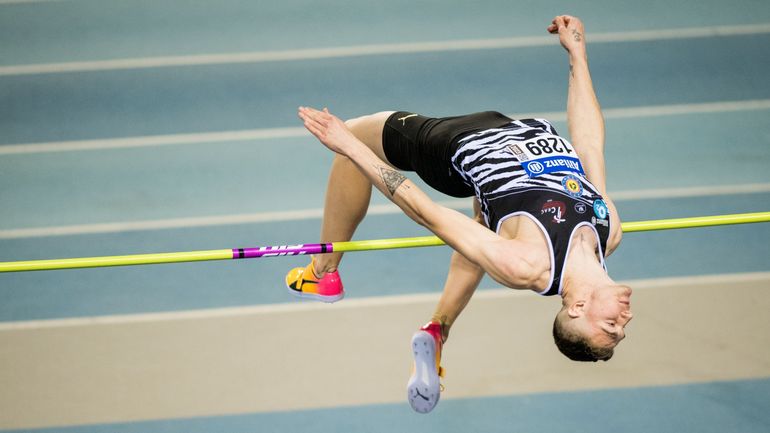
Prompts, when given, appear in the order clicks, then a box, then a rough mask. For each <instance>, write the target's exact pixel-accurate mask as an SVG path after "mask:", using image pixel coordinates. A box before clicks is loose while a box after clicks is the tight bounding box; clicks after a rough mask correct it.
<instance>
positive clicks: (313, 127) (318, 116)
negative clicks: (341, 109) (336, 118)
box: [297, 107, 331, 137]
mask: <svg viewBox="0 0 770 433" xmlns="http://www.w3.org/2000/svg"><path fill="white" fill-rule="evenodd" d="M297 114H298V115H299V118H300V119H302V121H303V122H304V123H305V128H307V130H308V131H310V132H311V133H312V134H313V135H315V136H316V137H318V136H319V134H321V135H322V134H323V131H324V130H326V128H327V127H328V124H329V118H330V117H331V115H330V114H329V112H328V111H327V112H323V111H318V110H316V109H314V108H310V107H299V111H298V113H297Z"/></svg>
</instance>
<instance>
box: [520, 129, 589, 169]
mask: <svg viewBox="0 0 770 433" xmlns="http://www.w3.org/2000/svg"><path fill="white" fill-rule="evenodd" d="M508 150H510V151H511V152H512V153H513V155H514V156H515V157H516V159H518V160H519V162H520V163H521V167H522V168H523V169H524V171H525V172H526V173H527V175H528V176H529V177H537V176H540V175H543V174H548V173H553V172H556V171H569V172H573V173H579V174H585V172H583V166H582V165H581V164H580V159H579V158H578V156H577V153H576V152H575V149H573V148H572V145H571V144H570V143H569V141H567V140H565V139H563V138H562V137H559V136H558V135H551V134H545V135H539V136H537V137H536V138H533V139H532V140H529V141H525V142H523V143H515V144H510V145H508Z"/></svg>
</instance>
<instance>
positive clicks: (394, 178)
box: [377, 166, 406, 196]
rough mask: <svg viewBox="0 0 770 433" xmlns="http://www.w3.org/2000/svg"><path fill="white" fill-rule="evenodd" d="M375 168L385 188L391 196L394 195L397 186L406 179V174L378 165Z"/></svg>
mask: <svg viewBox="0 0 770 433" xmlns="http://www.w3.org/2000/svg"><path fill="white" fill-rule="evenodd" d="M377 169H378V170H379V172H380V178H381V179H382V182H383V183H384V184H385V188H387V189H388V191H389V192H390V195H391V196H393V195H395V194H396V190H397V189H398V187H399V186H401V184H402V183H404V181H405V180H406V176H404V175H403V174H401V173H399V172H397V171H396V170H393V169H392V168H388V167H383V166H379V167H377Z"/></svg>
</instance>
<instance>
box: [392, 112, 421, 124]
mask: <svg viewBox="0 0 770 433" xmlns="http://www.w3.org/2000/svg"><path fill="white" fill-rule="evenodd" d="M415 116H419V114H408V115H406V116H404V117H399V118H398V119H396V120H400V121H401V126H406V119H408V118H410V117H415Z"/></svg>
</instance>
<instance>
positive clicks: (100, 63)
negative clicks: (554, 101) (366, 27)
mask: <svg viewBox="0 0 770 433" xmlns="http://www.w3.org/2000/svg"><path fill="white" fill-rule="evenodd" d="M763 33H770V23H762V24H747V25H734V26H710V27H693V28H683V29H660V30H642V31H631V32H609V33H593V34H591V35H590V36H589V38H590V43H617V42H640V41H662V40H671V39H685V38H705V37H720V36H741V35H753V34H763ZM558 43H559V42H558V39H557V38H555V37H553V36H520V37H511V38H497V39H461V40H455V41H436V42H408V43H400V44H372V45H357V46H348V47H331V48H311V49H299V50H282V51H251V52H242V53H224V54H200V55H188V56H166V57H142V58H127V59H114V60H94V61H82V62H62V63H40V64H29V65H12V66H2V67H0V76H9V75H32V74H55V73H67V72H91V71H114V70H121V69H142V68H164V67H172V66H197V65H223V64H236V63H260V62H277V61H289V60H313V59H328V58H341V57H354V56H376V55H389V54H412V53H428V52H444V51H460V50H488V49H501V48H521V47H539V46H547V45H558Z"/></svg>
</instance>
